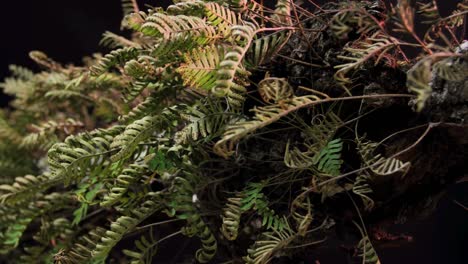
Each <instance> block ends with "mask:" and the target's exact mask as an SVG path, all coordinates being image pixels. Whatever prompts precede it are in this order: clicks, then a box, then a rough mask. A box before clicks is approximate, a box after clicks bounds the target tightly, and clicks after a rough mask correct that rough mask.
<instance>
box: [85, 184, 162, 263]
mask: <svg viewBox="0 0 468 264" xmlns="http://www.w3.org/2000/svg"><path fill="white" fill-rule="evenodd" d="M147 196H148V200H146V201H145V202H144V203H143V204H141V205H140V206H139V207H138V208H136V209H134V210H132V211H131V213H130V215H128V216H121V217H119V218H117V220H115V221H114V222H112V223H111V225H110V229H109V230H107V231H106V233H105V234H104V235H103V236H102V238H101V241H100V242H98V243H97V244H96V247H95V249H94V250H93V252H92V256H93V258H96V259H102V260H104V259H106V258H107V255H108V254H109V252H110V251H111V249H112V248H113V247H114V246H115V245H116V244H117V243H118V242H119V241H120V240H121V239H122V238H123V236H124V235H125V234H127V233H128V232H130V231H132V230H134V229H135V227H136V226H137V225H138V224H140V223H141V222H142V221H144V220H145V219H146V218H148V217H149V216H151V215H152V214H154V213H155V212H157V211H159V210H161V209H162V206H161V204H160V201H157V200H156V199H157V198H159V194H157V193H150V194H148V195H147ZM155 200H156V201H155Z"/></svg>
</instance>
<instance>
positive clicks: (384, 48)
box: [334, 32, 396, 83]
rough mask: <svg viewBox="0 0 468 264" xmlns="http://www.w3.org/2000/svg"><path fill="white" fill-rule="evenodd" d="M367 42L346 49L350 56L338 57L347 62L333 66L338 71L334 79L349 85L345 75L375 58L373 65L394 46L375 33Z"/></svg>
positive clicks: (391, 41) (379, 33) (387, 38)
mask: <svg viewBox="0 0 468 264" xmlns="http://www.w3.org/2000/svg"><path fill="white" fill-rule="evenodd" d="M367 40H368V42H360V43H359V46H358V47H347V48H345V50H346V51H347V52H349V53H350V56H342V55H339V56H338V58H339V59H343V60H346V61H349V62H348V63H345V64H340V65H336V66H334V68H335V69H338V71H337V72H336V73H335V78H336V79H337V80H339V81H342V82H345V83H349V82H350V80H349V78H347V77H346V74H347V73H348V72H349V71H351V70H353V69H358V67H360V66H361V65H362V64H363V63H365V62H367V61H369V60H370V59H372V58H374V57H376V60H375V65H377V64H378V63H379V62H380V60H381V59H382V58H383V57H384V56H385V54H386V53H388V52H389V51H390V50H391V49H392V48H394V47H395V46H396V44H395V42H394V41H393V40H392V39H391V38H389V37H388V36H386V35H383V34H382V33H381V32H377V33H375V34H374V35H372V36H371V37H369V38H367Z"/></svg>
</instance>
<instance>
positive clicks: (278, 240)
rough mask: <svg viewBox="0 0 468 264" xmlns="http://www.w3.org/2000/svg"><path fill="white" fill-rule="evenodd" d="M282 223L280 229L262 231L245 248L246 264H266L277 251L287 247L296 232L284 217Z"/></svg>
mask: <svg viewBox="0 0 468 264" xmlns="http://www.w3.org/2000/svg"><path fill="white" fill-rule="evenodd" d="M284 223H285V227H284V228H283V230H281V231H277V230H273V232H265V233H263V234H262V235H261V236H260V237H259V238H258V239H257V240H256V241H255V243H254V244H253V245H252V246H251V247H250V248H249V249H248V250H247V252H248V255H247V256H246V257H244V261H245V262H246V263H248V264H267V263H270V261H271V259H272V258H274V256H275V254H276V253H277V252H278V251H280V250H282V249H284V248H285V247H287V246H288V245H289V244H290V243H291V242H292V241H293V240H294V239H295V238H296V235H297V234H296V233H295V232H294V231H293V230H292V229H291V227H290V226H289V224H288V221H287V219H284Z"/></svg>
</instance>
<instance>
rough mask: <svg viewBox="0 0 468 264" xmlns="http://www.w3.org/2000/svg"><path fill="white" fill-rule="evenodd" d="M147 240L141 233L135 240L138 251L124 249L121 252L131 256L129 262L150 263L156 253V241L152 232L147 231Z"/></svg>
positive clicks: (137, 263)
mask: <svg viewBox="0 0 468 264" xmlns="http://www.w3.org/2000/svg"><path fill="white" fill-rule="evenodd" d="M149 233H150V237H149V240H148V239H147V238H146V237H145V236H144V235H142V236H141V237H140V238H139V239H137V240H135V247H136V249H137V250H138V251H133V250H127V249H124V250H123V251H122V252H123V253H124V254H125V255H127V256H129V257H131V262H130V264H146V263H152V258H153V256H154V255H156V252H157V246H158V242H157V241H155V240H154V238H153V232H152V231H149Z"/></svg>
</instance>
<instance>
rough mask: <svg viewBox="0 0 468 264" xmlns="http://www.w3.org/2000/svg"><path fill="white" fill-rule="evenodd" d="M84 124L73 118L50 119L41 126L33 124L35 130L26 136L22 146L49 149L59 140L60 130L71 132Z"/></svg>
mask: <svg viewBox="0 0 468 264" xmlns="http://www.w3.org/2000/svg"><path fill="white" fill-rule="evenodd" d="M83 126H84V125H83V123H81V122H80V121H75V120H73V119H71V118H69V119H67V120H65V121H64V122H55V121H48V122H47V123H44V124H42V125H40V126H33V128H32V129H33V130H34V132H32V133H30V134H29V135H27V136H26V137H24V138H23V140H22V142H21V145H20V146H21V147H25V148H28V149H31V148H36V147H39V148H40V149H43V150H47V149H49V148H50V147H51V146H52V145H53V144H54V143H56V142H57V140H58V138H57V133H58V132H60V131H64V132H65V133H66V134H70V133H71V132H72V131H74V130H75V129H76V128H80V127H83Z"/></svg>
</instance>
